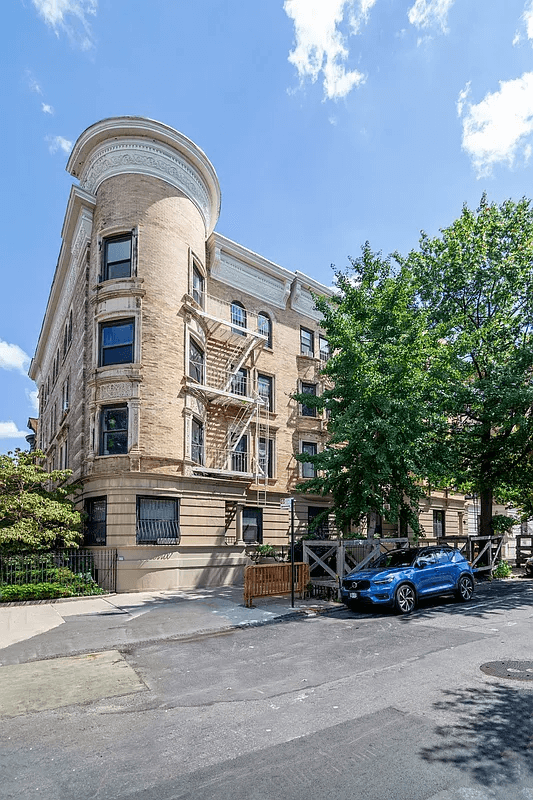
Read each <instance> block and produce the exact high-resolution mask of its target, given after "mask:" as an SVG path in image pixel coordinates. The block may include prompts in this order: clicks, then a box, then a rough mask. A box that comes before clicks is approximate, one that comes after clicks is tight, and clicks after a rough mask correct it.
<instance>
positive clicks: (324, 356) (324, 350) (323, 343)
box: [318, 336, 330, 361]
mask: <svg viewBox="0 0 533 800" xmlns="http://www.w3.org/2000/svg"><path fill="white" fill-rule="evenodd" d="M318 349H319V351H320V360H321V361H328V360H329V357H330V351H329V342H328V340H327V339H325V338H324V337H323V336H319V337H318Z"/></svg>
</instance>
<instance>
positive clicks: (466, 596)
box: [455, 575, 474, 603]
mask: <svg viewBox="0 0 533 800" xmlns="http://www.w3.org/2000/svg"><path fill="white" fill-rule="evenodd" d="M473 594H474V581H473V580H472V578H471V577H470V575H461V577H460V578H459V583H458V584H457V589H456V591H455V596H456V598H457V600H459V601H460V602H461V603H466V602H467V600H470V598H471V597H472V595H473Z"/></svg>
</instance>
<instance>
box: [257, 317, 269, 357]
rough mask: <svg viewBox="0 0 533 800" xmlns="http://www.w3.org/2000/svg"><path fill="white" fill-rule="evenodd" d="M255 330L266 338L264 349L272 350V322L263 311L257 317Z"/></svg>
mask: <svg viewBox="0 0 533 800" xmlns="http://www.w3.org/2000/svg"><path fill="white" fill-rule="evenodd" d="M257 330H258V332H259V333H262V334H263V336H266V337H267V340H266V342H265V347H269V348H270V349H272V320H271V319H270V317H269V316H268V314H265V312H264V311H261V312H260V313H259V314H258V315H257Z"/></svg>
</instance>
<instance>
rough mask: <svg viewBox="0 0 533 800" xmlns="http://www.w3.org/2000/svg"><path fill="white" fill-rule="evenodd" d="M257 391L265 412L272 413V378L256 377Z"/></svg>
mask: <svg viewBox="0 0 533 800" xmlns="http://www.w3.org/2000/svg"><path fill="white" fill-rule="evenodd" d="M257 391H258V394H259V397H260V398H261V399H262V400H264V401H265V408H266V410H267V411H272V378H271V377H269V376H268V375H258V376H257Z"/></svg>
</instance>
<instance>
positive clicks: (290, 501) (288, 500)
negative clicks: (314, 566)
mask: <svg viewBox="0 0 533 800" xmlns="http://www.w3.org/2000/svg"><path fill="white" fill-rule="evenodd" d="M280 506H281V508H287V509H290V511H291V608H294V584H295V583H296V564H295V563H294V497H285V498H284V499H283V500H281V502H280Z"/></svg>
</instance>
